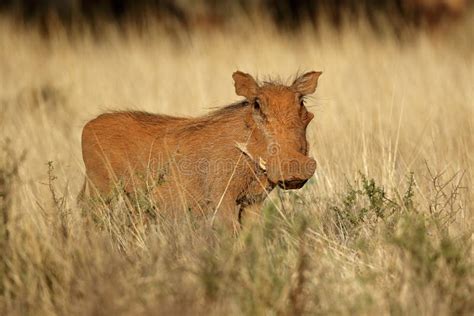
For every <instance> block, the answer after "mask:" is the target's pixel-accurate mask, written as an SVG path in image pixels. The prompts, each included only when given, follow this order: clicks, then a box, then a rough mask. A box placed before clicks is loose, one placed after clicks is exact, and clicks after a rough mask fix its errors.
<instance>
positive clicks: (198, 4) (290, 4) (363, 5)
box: [0, 0, 472, 34]
mask: <svg viewBox="0 0 474 316" xmlns="http://www.w3.org/2000/svg"><path fill="white" fill-rule="evenodd" d="M470 9H472V1H469V0H198V1H194V0H97V1H90V0H1V1H0V12H1V14H2V15H4V16H9V17H12V18H14V19H15V20H17V21H18V22H21V23H22V24H25V25H28V26H37V27H39V28H40V29H41V31H42V32H43V33H44V34H49V33H50V32H52V31H54V29H55V28H57V27H58V26H61V27H66V28H67V29H69V30H78V29H81V28H82V27H84V26H85V25H87V27H89V28H91V29H92V30H94V31H98V30H100V29H101V27H103V26H104V25H107V24H110V23H113V24H117V25H121V26H123V25H125V24H127V25H129V24H134V25H136V26H137V27H140V28H146V27H147V25H148V23H149V22H150V21H154V22H158V23H159V24H161V25H162V26H165V27H169V28H175V27H182V28H184V29H189V28H204V29H207V30H212V29H218V28H221V27H224V26H225V25H226V24H228V23H229V22H231V21H232V20H233V19H235V18H236V16H237V15H247V16H250V17H254V18H256V17H259V16H266V17H268V18H270V19H271V20H272V21H273V23H274V24H275V25H276V26H277V27H278V28H280V29H281V30H285V31H292V32H293V31H296V30H298V29H300V28H301V27H302V26H304V25H310V26H312V27H317V24H318V23H320V21H321V19H322V18H324V19H325V20H328V21H329V22H330V23H331V25H332V26H334V27H336V28H338V27H340V26H341V24H342V23H344V22H349V21H350V20H354V19H356V18H358V17H360V16H363V17H364V19H366V20H367V22H368V23H369V24H370V25H371V26H372V27H373V28H375V29H378V28H380V27H381V22H382V23H383V25H384V26H385V24H386V22H387V21H388V22H389V24H390V27H392V28H394V29H395V30H396V31H397V32H401V31H403V29H406V28H422V29H429V30H430V31H434V30H437V29H440V28H443V27H446V26H447V25H449V24H451V23H455V22H456V21H457V20H459V19H462V18H463V16H465V15H466V13H467V11H468V10H470Z"/></svg>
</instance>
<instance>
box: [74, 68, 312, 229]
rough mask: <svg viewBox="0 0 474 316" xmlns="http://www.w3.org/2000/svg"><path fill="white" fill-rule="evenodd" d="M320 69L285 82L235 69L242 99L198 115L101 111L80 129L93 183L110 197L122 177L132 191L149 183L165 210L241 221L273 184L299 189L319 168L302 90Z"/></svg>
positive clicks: (147, 189) (123, 185) (148, 190)
mask: <svg viewBox="0 0 474 316" xmlns="http://www.w3.org/2000/svg"><path fill="white" fill-rule="evenodd" d="M320 75H321V72H315V71H312V72H308V73H305V74H304V75H302V76H299V77H298V78H296V80H294V82H293V83H292V84H291V85H290V86H286V85H283V84H279V83H275V82H263V83H257V81H255V79H254V78H253V77H252V76H250V75H249V74H246V73H243V72H240V71H237V72H235V73H234V74H233V76H232V77H233V79H234V83H235V92H236V94H237V95H239V96H242V97H245V100H243V101H241V102H238V103H234V104H231V105H228V106H225V107H223V108H220V109H218V110H215V111H213V112H211V113H209V114H207V115H205V116H202V117H198V118H183V117H171V116H165V115H156V114H149V113H144V112H113V113H106V114H102V115H100V116H98V117H97V118H95V119H93V120H91V121H90V122H88V123H87V124H86V125H85V127H84V130H83V133H82V154H83V158H84V163H85V166H86V175H87V180H86V184H87V183H89V184H91V187H90V189H92V190H88V191H91V192H96V193H97V194H98V195H99V196H101V197H104V198H105V197H107V196H109V195H110V194H111V192H112V191H113V190H114V188H116V187H117V183H120V184H121V188H122V189H123V190H124V191H125V192H126V193H127V194H128V195H132V196H133V192H136V191H137V190H145V192H146V193H147V194H149V196H150V198H151V199H153V200H154V201H155V202H156V205H157V206H158V208H159V209H160V210H162V209H163V210H168V211H169V210H177V209H180V208H181V209H182V208H183V207H184V209H186V210H192V211H196V212H199V213H201V214H209V215H211V214H212V215H213V216H212V218H213V219H214V217H216V216H217V218H219V219H220V220H222V221H223V222H224V223H231V224H232V225H234V227H237V226H238V225H239V223H240V220H241V216H242V214H243V211H244V210H245V209H246V208H247V207H249V206H251V205H256V204H261V203H262V202H263V200H264V199H265V197H266V196H267V195H268V193H269V192H270V191H271V190H272V189H273V188H274V187H275V186H277V185H278V186H279V187H281V188H283V189H298V188H301V187H302V186H303V185H304V184H305V183H306V181H308V179H309V178H310V177H311V176H312V175H313V174H314V171H315V169H316V161H315V160H314V159H312V158H310V157H308V142H307V140H306V128H307V126H308V123H309V122H310V121H311V120H312V119H313V117H314V115H313V114H312V113H310V112H308V110H307V109H306V107H305V104H304V97H305V96H306V95H309V94H312V93H314V92H315V90H316V86H317V83H318V78H319V76H320ZM84 190H85V186H84ZM175 214H176V212H175Z"/></svg>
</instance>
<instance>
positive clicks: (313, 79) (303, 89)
mask: <svg viewBox="0 0 474 316" xmlns="http://www.w3.org/2000/svg"><path fill="white" fill-rule="evenodd" d="M321 74H322V72H321V71H311V72H307V73H305V74H304V75H302V76H299V77H298V78H296V79H295V81H294V82H293V84H292V85H291V86H292V87H293V89H295V90H296V91H297V92H299V93H300V94H302V95H307V94H312V93H314V91H316V87H317V86H318V78H319V76H321Z"/></svg>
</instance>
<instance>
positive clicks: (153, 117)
mask: <svg viewBox="0 0 474 316" xmlns="http://www.w3.org/2000/svg"><path fill="white" fill-rule="evenodd" d="M298 76H299V74H296V75H295V76H292V77H291V78H288V79H287V80H284V79H282V78H279V77H277V78H265V79H264V80H261V81H260V80H258V81H257V82H258V85H259V86H260V87H262V88H271V89H287V88H288V85H287V82H293V81H294V80H295V78H298ZM249 104H250V103H249V101H247V100H241V101H237V102H234V103H231V104H228V105H225V106H222V107H218V108H213V109H212V111H210V112H209V113H207V114H205V115H203V116H200V117H194V118H192V117H178V116H171V115H164V114H153V113H148V112H143V111H126V112H122V113H124V114H126V115H127V116H130V117H131V118H133V119H135V120H137V121H138V122H140V123H142V124H145V125H155V126H156V125H157V124H164V123H175V124H176V132H178V133H187V132H195V131H197V130H200V129H202V128H203V127H206V126H210V125H214V124H216V123H220V124H222V123H230V122H233V121H236V120H239V119H240V118H241V112H242V110H243V109H245V108H246V107H248V106H249Z"/></svg>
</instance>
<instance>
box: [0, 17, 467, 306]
mask: <svg viewBox="0 0 474 316" xmlns="http://www.w3.org/2000/svg"><path fill="white" fill-rule="evenodd" d="M473 30H474V17H473V16H472V14H471V15H470V16H468V17H467V18H466V20H465V21H464V22H462V25H460V26H457V27H455V29H454V30H452V31H451V32H450V33H446V34H444V33H439V34H425V33H423V32H420V33H418V34H413V35H412V36H410V38H409V39H407V40H404V41H399V40H397V38H396V37H395V36H392V35H389V34H388V35H387V34H386V35H383V36H382V35H375V34H374V33H373V32H372V31H371V30H370V29H369V28H368V27H366V26H365V24H364V23H363V21H356V22H354V23H353V24H352V25H351V26H350V27H345V28H343V29H342V30H341V31H340V32H339V33H337V32H335V31H334V30H332V29H331V28H329V27H325V24H324V23H323V25H322V26H321V28H320V32H318V33H316V32H315V31H313V30H311V29H310V28H305V29H303V30H302V32H301V33H298V34H294V35H289V34H286V35H285V34H281V33H279V32H278V31H277V30H275V29H274V28H272V27H271V26H270V25H268V24H267V23H266V22H265V21H261V23H259V24H256V23H255V21H253V22H251V21H247V20H241V21H240V22H238V23H237V24H234V25H230V26H228V27H227V28H226V29H225V30H222V31H218V30H214V31H209V30H196V31H194V32H191V33H190V34H178V40H177V39H176V38H174V37H171V36H168V35H166V33H165V32H164V31H160V30H159V29H156V30H155V29H153V28H151V29H150V31H149V32H141V33H140V34H136V33H134V32H133V31H129V32H127V33H126V34H120V32H119V31H118V30H117V29H114V28H113V27H111V28H110V30H109V31H108V32H107V34H104V35H103V36H102V37H99V38H97V37H94V36H92V35H87V34H83V35H81V36H79V37H76V38H74V39H68V36H67V34H66V33H64V32H58V33H56V34H54V35H53V36H52V37H51V38H50V40H49V41H45V40H44V39H42V38H41V37H40V36H39V35H37V34H36V33H34V32H31V31H27V30H21V29H19V28H18V27H17V26H16V25H14V24H12V23H10V22H8V21H5V20H2V21H0V126H1V133H0V142H1V146H2V147H1V148H2V149H1V151H0V220H1V221H0V314H2V315H92V314H94V315H146V314H152V315H156V314H164V315H196V314H201V315H208V314H210V315H241V314H245V315H301V314H307V315H315V314H316V315H317V314H322V315H327V314H331V315H354V314H362V315H386V314H394V315H472V313H473V312H474V299H473V297H474V274H473V254H474V252H473V250H472V241H473V238H472V232H473V231H472V228H473V227H472V212H473V208H474V191H473V190H472V188H473V185H474V182H473V167H474V103H473V97H474V95H473V91H474V90H473V82H474V46H473V43H472V39H473V38H474V37H473ZM237 69H239V70H242V71H245V72H249V73H251V74H253V75H257V76H258V77H259V78H260V79H264V78H265V77H267V76H280V77H281V78H283V79H284V78H287V77H288V78H289V77H291V76H292V75H294V74H295V73H296V72H297V71H300V72H301V71H304V70H321V71H323V75H322V77H321V78H320V81H319V86H318V89H317V92H316V94H315V95H314V96H313V97H312V98H311V99H310V102H309V103H310V109H311V110H312V111H313V112H314V113H315V115H316V117H315V119H314V120H313V122H312V123H311V124H310V126H309V132H308V133H309V134H308V137H309V142H310V144H311V155H312V156H314V157H315V158H316V160H317V161H318V169H317V171H316V174H315V176H314V179H312V180H311V181H310V183H308V184H307V185H306V186H305V187H304V188H303V189H302V190H299V191H293V192H284V191H276V190H275V191H274V192H273V193H272V195H271V200H267V202H266V206H265V208H264V210H262V219H261V221H260V222H259V223H256V224H255V225H254V226H251V227H246V228H245V229H244V230H243V231H242V232H241V233H240V234H239V236H237V237H233V236H231V235H229V234H227V233H226V232H225V231H223V230H220V229H210V228H209V225H207V221H206V219H203V218H193V217H192V216H191V215H189V214H184V213H183V216H182V220H178V221H170V220H168V219H166V218H162V217H160V216H159V215H158V217H157V218H156V220H155V221H154V222H152V223H151V224H150V223H148V224H143V223H142V221H140V220H137V217H141V216H148V215H147V212H148V211H149V208H147V201H141V202H140V203H141V204H140V203H139V204H138V206H137V207H136V208H137V210H133V211H130V210H129V209H128V207H127V206H126V205H125V204H124V203H123V202H120V199H119V200H118V202H117V203H116V204H114V205H112V206H111V207H110V208H108V207H106V206H104V205H98V206H95V207H91V208H87V207H84V208H81V207H79V206H78V205H76V200H75V198H76V195H77V193H78V192H79V189H80V186H81V185H82V183H83V180H84V166H83V163H82V158H81V149H80V148H81V144H80V137H81V130H82V127H83V125H84V124H85V123H86V122H87V121H88V120H89V119H91V118H94V117H95V116H96V115H98V114H99V113H102V112H104V111H107V110H121V109H139V110H145V111H150V112H156V113H165V114H171V115H187V116H195V115H201V114H204V113H206V112H207V111H209V110H210V109H212V108H214V107H218V106H222V105H226V104H228V103H231V102H234V101H237V100H239V97H237V96H236V95H235V93H234V87H233V82H232V78H231V74H232V72H234V71H235V70H237ZM48 162H51V163H49V165H48Z"/></svg>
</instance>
